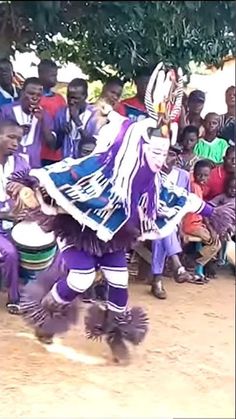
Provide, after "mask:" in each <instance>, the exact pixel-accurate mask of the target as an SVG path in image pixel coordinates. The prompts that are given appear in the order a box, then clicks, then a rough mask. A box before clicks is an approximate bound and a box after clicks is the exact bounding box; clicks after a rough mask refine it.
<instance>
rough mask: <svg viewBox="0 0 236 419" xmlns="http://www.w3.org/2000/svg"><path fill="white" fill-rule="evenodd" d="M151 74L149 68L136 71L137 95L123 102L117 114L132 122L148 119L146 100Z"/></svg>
mask: <svg viewBox="0 0 236 419" xmlns="http://www.w3.org/2000/svg"><path fill="white" fill-rule="evenodd" d="M151 73H152V72H151V70H150V69H149V68H140V69H138V70H137V71H136V75H135V79H134V82H135V85H136V88H137V94H136V95H135V96H134V97H131V98H129V99H124V100H122V101H121V103H120V104H119V105H118V107H117V112H119V113H120V114H121V115H123V116H125V117H127V118H129V119H131V120H132V121H138V120H141V119H144V118H146V117H147V111H146V107H145V104H144V98H145V92H146V88H147V85H148V82H149V79H150V76H151Z"/></svg>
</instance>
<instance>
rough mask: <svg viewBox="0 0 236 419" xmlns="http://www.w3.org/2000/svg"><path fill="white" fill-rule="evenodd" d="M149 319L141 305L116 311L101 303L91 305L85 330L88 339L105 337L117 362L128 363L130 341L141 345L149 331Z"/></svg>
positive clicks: (86, 318)
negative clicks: (128, 344)
mask: <svg viewBox="0 0 236 419" xmlns="http://www.w3.org/2000/svg"><path fill="white" fill-rule="evenodd" d="M148 324H149V320H148V317H147V314H146V313H145V311H144V310H143V309H142V308H141V307H133V308H131V309H127V310H126V311H125V312H124V313H116V312H113V311H111V310H109V309H106V308H105V307H104V306H101V305H95V304H94V305H93V306H91V307H90V308H89V309H88V311H87V314H86V316H85V330H86V334H87V338H88V339H93V340H98V339H102V338H104V339H105V341H106V342H107V344H108V346H109V347H110V349H111V352H112V355H113V358H114V360H115V361H116V362H122V363H127V362H128V361H129V350H128V347H127V345H126V343H127V342H130V343H131V344H133V345H139V344H140V343H141V342H142V341H143V340H144V338H145V336H146V334H147V331H148Z"/></svg>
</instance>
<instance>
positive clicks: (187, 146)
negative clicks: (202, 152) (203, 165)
mask: <svg viewBox="0 0 236 419" xmlns="http://www.w3.org/2000/svg"><path fill="white" fill-rule="evenodd" d="M198 133H199V131H198V128H197V127H195V126H194V125H188V126H187V127H185V128H184V130H183V133H182V137H181V142H180V143H181V146H182V152H181V153H180V154H179V155H178V161H177V166H178V167H179V168H180V169H183V170H187V172H193V168H194V165H195V163H196V162H197V161H198V160H199V158H198V156H196V154H195V153H194V148H195V146H196V144H197V142H198Z"/></svg>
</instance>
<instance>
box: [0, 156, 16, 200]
mask: <svg viewBox="0 0 236 419" xmlns="http://www.w3.org/2000/svg"><path fill="white" fill-rule="evenodd" d="M14 166H15V161H14V156H9V157H8V158H7V161H6V163H5V165H4V166H3V165H2V164H0V202H2V203H3V202H6V201H7V200H8V199H9V197H8V195H7V193H6V187H7V182H8V178H9V176H11V174H12V173H13V172H14Z"/></svg>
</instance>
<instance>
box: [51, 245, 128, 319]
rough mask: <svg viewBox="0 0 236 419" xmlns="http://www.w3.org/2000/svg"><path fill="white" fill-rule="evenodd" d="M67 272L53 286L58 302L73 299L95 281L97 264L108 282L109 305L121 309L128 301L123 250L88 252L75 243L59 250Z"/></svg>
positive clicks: (117, 310)
mask: <svg viewBox="0 0 236 419" xmlns="http://www.w3.org/2000/svg"><path fill="white" fill-rule="evenodd" d="M61 255H62V258H63V261H64V264H65V266H66V268H67V271H68V274H67V275H66V276H65V277H63V278H60V279H59V281H58V282H57V283H56V284H55V285H54V287H53V288H52V294H53V297H54V298H55V299H56V301H58V302H59V303H67V302H71V301H73V300H74V299H75V298H76V297H77V296H78V295H80V294H83V293H84V292H85V291H86V290H87V289H88V288H89V287H90V286H91V285H92V284H93V282H94V280H95V276H96V269H97V268H100V269H101V270H102V272H103V274H104V276H105V278H106V280H107V283H108V301H107V305H108V308H109V309H110V310H112V311H116V312H122V311H124V310H125V309H126V306H127V302H128V269H127V262H126V257H125V252H123V251H117V252H113V253H106V254H104V255H103V256H101V257H96V256H91V255H90V254H89V253H86V252H84V251H79V250H77V249H76V248H75V247H70V248H65V249H64V250H61Z"/></svg>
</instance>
